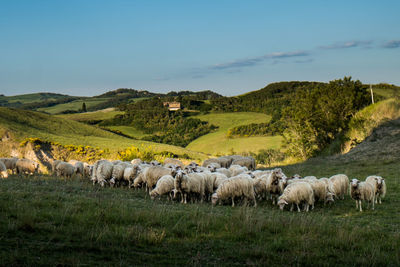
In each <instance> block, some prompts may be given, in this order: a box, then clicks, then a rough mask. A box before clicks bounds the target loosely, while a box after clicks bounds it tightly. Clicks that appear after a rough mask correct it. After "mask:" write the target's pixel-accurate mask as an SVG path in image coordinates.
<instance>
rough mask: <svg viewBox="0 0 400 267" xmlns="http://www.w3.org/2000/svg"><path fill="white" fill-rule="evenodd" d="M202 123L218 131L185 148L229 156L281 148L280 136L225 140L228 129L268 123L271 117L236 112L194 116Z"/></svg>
mask: <svg viewBox="0 0 400 267" xmlns="http://www.w3.org/2000/svg"><path fill="white" fill-rule="evenodd" d="M194 118H198V119H200V120H203V121H208V122H210V123H211V124H214V125H216V126H219V128H218V130H217V131H216V132H213V133H209V134H206V135H204V136H202V137H200V138H198V139H196V140H194V141H193V142H191V143H190V144H189V145H188V146H187V147H186V148H187V149H190V150H193V151H199V152H203V153H206V154H211V155H216V154H231V153H232V152H234V153H240V152H250V151H251V152H257V151H258V150H260V149H268V148H273V149H279V148H280V146H281V141H282V137H281V136H268V137H241V138H233V139H229V138H227V137H226V136H227V132H228V130H229V129H230V128H233V127H236V126H239V125H246V124H250V123H263V122H268V121H269V120H270V119H271V117H270V116H268V115H266V114H262V113H254V112H237V113H211V114H207V115H198V116H194Z"/></svg>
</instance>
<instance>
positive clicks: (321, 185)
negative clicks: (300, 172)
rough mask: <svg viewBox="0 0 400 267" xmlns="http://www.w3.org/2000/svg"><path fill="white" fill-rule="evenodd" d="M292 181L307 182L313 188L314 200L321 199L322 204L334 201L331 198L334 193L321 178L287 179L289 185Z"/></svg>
mask: <svg viewBox="0 0 400 267" xmlns="http://www.w3.org/2000/svg"><path fill="white" fill-rule="evenodd" d="M294 183H309V184H310V185H311V187H312V189H313V192H314V199H315V201H323V202H324V204H326V203H328V202H333V201H334V199H333V197H334V194H333V193H332V192H331V191H330V190H329V188H328V184H327V183H326V182H325V181H323V180H319V179H315V180H314V179H313V178H311V179H309V178H307V179H306V178H304V179H291V180H289V181H288V184H289V185H290V184H294ZM312 208H314V207H312Z"/></svg>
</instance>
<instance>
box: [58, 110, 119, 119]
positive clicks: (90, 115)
mask: <svg viewBox="0 0 400 267" xmlns="http://www.w3.org/2000/svg"><path fill="white" fill-rule="evenodd" d="M120 114H123V112H122V111H117V110H115V108H106V109H102V110H98V111H92V112H84V113H73V114H61V115H56V116H57V117H59V118H64V119H70V120H74V121H79V122H87V121H98V120H106V119H112V118H114V117H115V116H116V115H120Z"/></svg>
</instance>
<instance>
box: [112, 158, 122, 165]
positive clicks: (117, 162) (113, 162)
mask: <svg viewBox="0 0 400 267" xmlns="http://www.w3.org/2000/svg"><path fill="white" fill-rule="evenodd" d="M111 163H112V164H113V165H117V164H120V163H123V161H122V160H119V159H118V160H113V161H111Z"/></svg>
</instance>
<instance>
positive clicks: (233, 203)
mask: <svg viewBox="0 0 400 267" xmlns="http://www.w3.org/2000/svg"><path fill="white" fill-rule="evenodd" d="M232 207H235V198H234V197H232Z"/></svg>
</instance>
